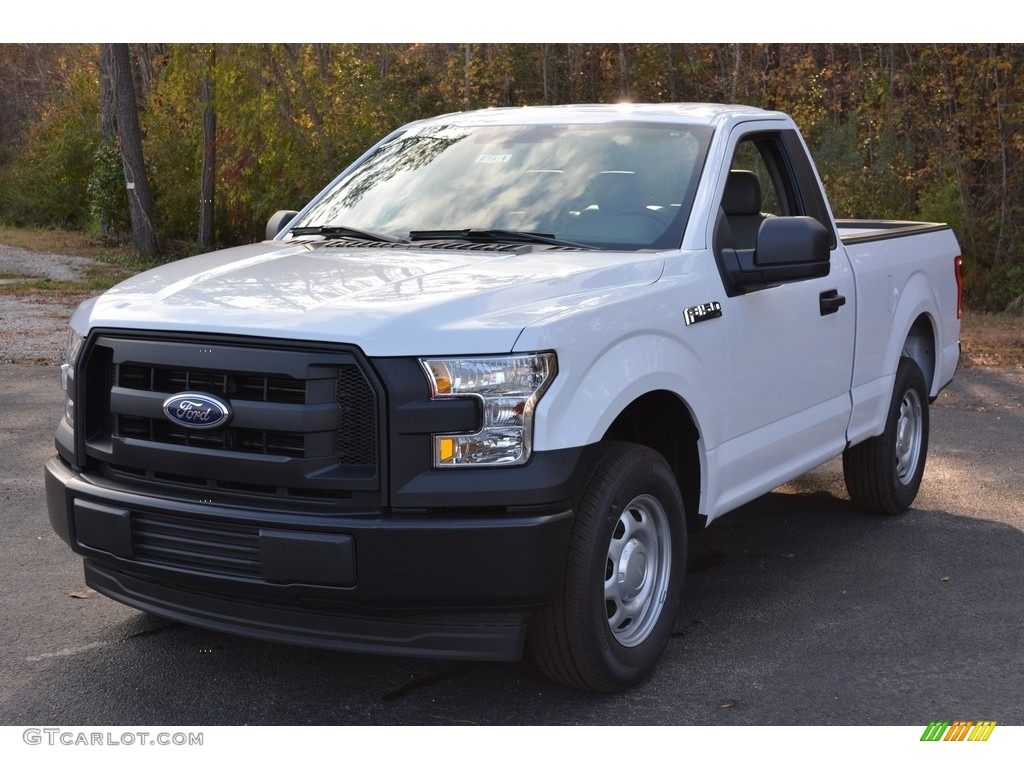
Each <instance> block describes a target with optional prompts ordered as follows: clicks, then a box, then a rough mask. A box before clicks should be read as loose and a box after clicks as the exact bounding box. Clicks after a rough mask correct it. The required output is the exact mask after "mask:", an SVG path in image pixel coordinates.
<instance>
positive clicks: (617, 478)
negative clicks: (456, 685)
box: [529, 442, 686, 692]
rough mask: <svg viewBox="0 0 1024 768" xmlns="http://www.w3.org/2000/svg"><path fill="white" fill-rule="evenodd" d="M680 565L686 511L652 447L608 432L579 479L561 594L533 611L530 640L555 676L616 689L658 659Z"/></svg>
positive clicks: (675, 604)
mask: <svg viewBox="0 0 1024 768" xmlns="http://www.w3.org/2000/svg"><path fill="white" fill-rule="evenodd" d="M685 575H686V516H685V514H684V512H683V500H682V497H681V495H680V493H679V487H678V486H677V485H676V478H675V474H674V473H673V472H672V470H671V469H670V468H669V466H668V464H666V463H665V460H664V458H662V456H661V455H660V454H659V453H657V452H656V451H654V450H652V449H650V448H647V447H645V446H642V445H633V444H629V443H616V442H608V443H603V444H601V445H600V446H598V447H597V448H596V451H595V455H594V457H593V459H592V461H591V462H590V463H589V465H588V467H587V470H586V472H585V474H584V479H583V481H582V483H581V486H580V490H579V493H578V498H577V501H576V519H575V522H574V524H573V531H572V536H571V540H570V541H569V547H568V557H567V560H566V564H565V579H564V583H563V585H562V592H561V595H560V596H559V598H558V599H557V600H556V601H555V602H554V603H552V604H551V605H548V606H545V607H544V608H542V609H540V610H539V611H537V613H536V614H535V615H534V620H533V623H532V625H531V627H530V635H529V642H530V650H531V653H532V655H533V658H534V659H535V660H536V662H537V664H538V666H539V667H540V668H541V669H542V670H543V671H544V672H545V673H546V674H547V675H548V676H549V677H551V678H552V679H554V680H557V681H558V682H560V683H564V684H565V685H571V686H574V687H576V688H583V689H585V690H590V691H603V692H610V691H618V690H621V689H622V688H625V687H626V686H628V685H633V684H634V683H637V682H639V681H640V680H642V679H643V678H644V677H645V676H646V675H648V674H650V672H651V670H652V669H654V666H655V665H656V664H657V662H658V659H659V658H660V656H661V653H662V651H663V650H664V648H665V644H666V643H667V642H668V639H669V636H670V635H671V633H672V624H673V622H674V621H675V615H676V611H677V610H678V608H679V602H680V599H681V597H682V591H683V578H684V576H685Z"/></svg>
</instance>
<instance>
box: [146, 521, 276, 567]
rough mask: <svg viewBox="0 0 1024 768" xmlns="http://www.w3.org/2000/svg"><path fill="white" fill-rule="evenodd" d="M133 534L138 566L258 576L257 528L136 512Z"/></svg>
mask: <svg viewBox="0 0 1024 768" xmlns="http://www.w3.org/2000/svg"><path fill="white" fill-rule="evenodd" d="M132 532H133V533H132V535H133V542H132V543H133V547H134V551H135V557H134V559H135V560H136V561H137V562H140V563H152V564H154V565H168V566H179V567H180V566H184V567H187V568H193V569H195V570H197V571H202V572H204V573H216V574H223V575H228V576H250V577H259V576H260V541H259V527H258V526H255V525H246V524H237V523H224V522H214V521H209V520H193V519H189V518H184V517H177V516H175V517H172V516H170V515H162V514H159V513H154V512H141V511H136V512H134V513H133V514H132Z"/></svg>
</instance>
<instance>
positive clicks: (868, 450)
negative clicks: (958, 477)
mask: <svg viewBox="0 0 1024 768" xmlns="http://www.w3.org/2000/svg"><path fill="white" fill-rule="evenodd" d="M927 456H928V386H927V384H926V383H925V379H924V374H923V373H921V369H920V368H919V367H918V365H917V363H915V362H914V361H913V360H911V359H910V358H909V357H901V358H900V362H899V366H898V368H897V369H896V381H895V384H894V385H893V392H892V402H891V403H890V405H889V415H888V417H887V419H886V423H885V431H884V432H883V433H882V434H881V435H879V436H878V437H872V438H870V439H868V440H865V441H864V442H863V443H860V444H858V445H855V446H853V447H852V448H848V449H847V450H846V452H845V453H843V477H844V479H845V480H846V490H847V491H848V492H849V494H850V498H851V499H852V500H853V503H854V504H856V505H857V506H858V507H860V508H862V509H864V510H866V511H869V512H876V513H879V514H884V515H898V514H900V513H902V512H906V511H907V510H908V509H909V508H910V505H911V504H913V503H914V498H915V497H916V496H917V491H918V489H919V488H920V487H921V478H922V477H923V476H924V464H925V459H926V458H927Z"/></svg>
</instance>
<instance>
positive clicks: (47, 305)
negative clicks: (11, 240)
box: [0, 244, 94, 365]
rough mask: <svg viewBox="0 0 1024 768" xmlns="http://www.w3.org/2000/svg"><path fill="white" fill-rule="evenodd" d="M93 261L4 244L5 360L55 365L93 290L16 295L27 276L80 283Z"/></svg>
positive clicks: (1, 310)
mask: <svg viewBox="0 0 1024 768" xmlns="http://www.w3.org/2000/svg"><path fill="white" fill-rule="evenodd" d="M93 263H94V262H93V260H92V259H90V258H88V257H85V256H64V255H61V254H55V253H39V252H37V251H29V250H26V249H24V248H16V247H14V246H10V245H2V244H0V363H21V364H28V365H55V364H58V363H60V362H61V359H62V358H63V356H64V345H65V339H66V334H67V326H68V320H69V319H70V317H71V313H72V312H73V311H74V309H75V307H76V306H78V304H79V303H80V302H82V301H84V300H85V299H86V298H88V297H89V294H88V293H86V292H85V291H84V290H83V292H82V293H81V294H68V293H53V294H49V293H45V292H42V291H40V292H38V293H35V294H31V295H25V294H20V293H14V292H13V290H12V289H13V287H14V286H16V285H17V284H18V283H20V282H22V281H23V280H26V279H33V280H38V279H47V280H55V281H76V280H80V279H82V278H83V277H84V276H85V273H86V271H87V269H88V268H89V267H90V266H91V265H92V264H93Z"/></svg>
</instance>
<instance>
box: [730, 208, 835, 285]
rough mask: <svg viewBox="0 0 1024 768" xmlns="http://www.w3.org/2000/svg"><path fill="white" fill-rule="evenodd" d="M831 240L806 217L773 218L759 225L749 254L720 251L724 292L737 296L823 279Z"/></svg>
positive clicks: (818, 225) (827, 266)
mask: <svg viewBox="0 0 1024 768" xmlns="http://www.w3.org/2000/svg"><path fill="white" fill-rule="evenodd" d="M830 255H831V237H830V235H829V232H828V230H827V229H825V227H824V226H823V225H822V223H821V222H820V221H818V220H817V219H814V218H811V217H810V216H774V217H772V218H769V219H765V220H764V221H762V222H761V226H760V228H759V229H758V232H757V247H756V248H754V249H753V250H743V249H734V248H730V247H723V248H721V249H720V250H719V253H718V258H719V263H720V267H721V271H722V279H723V281H724V283H725V288H726V292H727V293H728V294H729V295H730V296H738V295H739V294H742V293H749V292H750V291H758V290H761V289H762V288H768V287H769V286H772V285H777V284H779V283H787V282H795V281H797V280H810V279H813V278H816V277H825V276H827V275H828V273H829V269H830V267H831V264H830V261H829V259H830Z"/></svg>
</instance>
